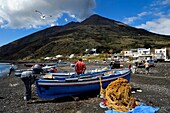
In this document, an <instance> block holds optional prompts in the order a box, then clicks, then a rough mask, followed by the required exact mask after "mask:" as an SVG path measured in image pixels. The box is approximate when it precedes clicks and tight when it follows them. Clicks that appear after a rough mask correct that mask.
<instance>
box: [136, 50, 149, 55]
mask: <svg viewBox="0 0 170 113" xmlns="http://www.w3.org/2000/svg"><path fill="white" fill-rule="evenodd" d="M137 52H138V54H139V55H150V54H151V50H150V48H148V49H146V48H138V49H137Z"/></svg>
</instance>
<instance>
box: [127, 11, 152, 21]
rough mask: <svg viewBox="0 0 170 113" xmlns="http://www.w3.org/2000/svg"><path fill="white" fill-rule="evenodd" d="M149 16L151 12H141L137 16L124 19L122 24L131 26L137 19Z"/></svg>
mask: <svg viewBox="0 0 170 113" xmlns="http://www.w3.org/2000/svg"><path fill="white" fill-rule="evenodd" d="M149 14H151V12H142V13H139V14H137V16H133V17H128V18H125V19H124V23H126V24H131V23H133V22H134V21H136V20H139V19H141V18H142V17H143V16H146V15H149Z"/></svg>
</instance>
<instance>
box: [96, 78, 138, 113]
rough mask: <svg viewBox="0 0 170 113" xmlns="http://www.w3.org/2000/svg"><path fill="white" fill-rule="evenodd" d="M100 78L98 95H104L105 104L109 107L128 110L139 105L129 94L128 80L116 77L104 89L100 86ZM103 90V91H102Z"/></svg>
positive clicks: (123, 110)
mask: <svg viewBox="0 0 170 113" xmlns="http://www.w3.org/2000/svg"><path fill="white" fill-rule="evenodd" d="M99 80H100V87H101V88H100V89H101V91H100V95H104V99H106V105H107V106H108V108H109V109H114V110H116V111H118V112H128V111H129V110H130V109H132V108H134V107H135V106H139V104H138V102H137V101H135V99H134V97H133V96H132V94H131V86H130V84H129V83H128V80H126V79H124V78H118V79H117V80H115V81H113V82H111V83H110V84H109V85H108V86H107V88H106V89H103V88H102V80H101V77H99ZM103 90H105V91H103Z"/></svg>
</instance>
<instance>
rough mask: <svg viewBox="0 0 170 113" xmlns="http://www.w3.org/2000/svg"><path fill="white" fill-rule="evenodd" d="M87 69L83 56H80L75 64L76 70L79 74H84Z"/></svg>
mask: <svg viewBox="0 0 170 113" xmlns="http://www.w3.org/2000/svg"><path fill="white" fill-rule="evenodd" d="M85 70H86V64H85V63H84V62H83V60H82V58H80V59H79V60H78V61H77V62H76V64H75V71H76V73H77V74H83V73H84V72H85Z"/></svg>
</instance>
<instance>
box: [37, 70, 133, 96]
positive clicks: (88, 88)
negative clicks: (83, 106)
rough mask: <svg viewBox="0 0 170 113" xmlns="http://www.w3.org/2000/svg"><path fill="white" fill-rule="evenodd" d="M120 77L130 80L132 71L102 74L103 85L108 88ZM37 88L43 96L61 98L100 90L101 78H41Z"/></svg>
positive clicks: (39, 94)
mask: <svg viewBox="0 0 170 113" xmlns="http://www.w3.org/2000/svg"><path fill="white" fill-rule="evenodd" d="M120 77H122V78H125V79H127V80H128V81H130V71H127V72H125V73H123V74H114V75H109V76H101V81H102V87H103V88H106V87H107V85H108V84H109V83H110V82H112V81H114V80H116V79H117V78H120ZM36 89H37V93H38V96H39V97H41V98H59V97H64V96H73V95H77V94H84V93H88V92H93V91H100V80H99V77H98V76H96V77H93V78H92V80H84V79H77V80H76V81H64V82H62V81H60V82H59V81H58V80H45V79H39V80H37V81H36Z"/></svg>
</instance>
